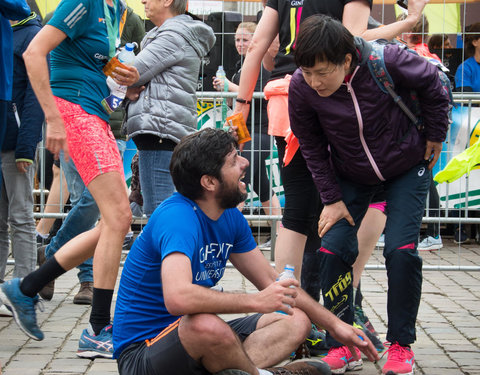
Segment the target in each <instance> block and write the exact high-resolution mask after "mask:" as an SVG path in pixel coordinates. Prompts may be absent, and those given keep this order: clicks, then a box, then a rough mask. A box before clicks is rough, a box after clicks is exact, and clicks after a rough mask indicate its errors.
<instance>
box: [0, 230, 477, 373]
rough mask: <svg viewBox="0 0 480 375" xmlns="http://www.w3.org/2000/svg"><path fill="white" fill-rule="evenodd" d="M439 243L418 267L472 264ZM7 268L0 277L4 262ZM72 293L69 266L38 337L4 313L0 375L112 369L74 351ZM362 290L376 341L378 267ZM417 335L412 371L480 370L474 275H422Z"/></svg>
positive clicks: (84, 317)
mask: <svg viewBox="0 0 480 375" xmlns="http://www.w3.org/2000/svg"><path fill="white" fill-rule="evenodd" d="M444 244H445V247H444V248H443V249H441V250H440V251H438V252H432V253H430V252H425V253H423V254H422V256H423V259H424V264H430V265H462V266H478V265H480V246H479V245H478V244H470V245H462V246H458V245H455V244H454V243H453V242H452V241H451V240H448V239H444ZM266 256H268V257H269V256H270V255H269V254H266ZM381 262H382V257H381V251H378V250H377V251H375V253H374V256H373V258H372V259H371V261H370V262H369V264H379V263H381ZM8 271H9V275H7V279H8V278H9V277H10V273H11V266H9V267H8ZM222 285H223V286H224V289H225V290H227V291H228V290H235V291H238V290H241V291H245V290H247V291H249V290H253V288H252V286H251V285H250V284H249V283H248V282H246V281H245V279H243V278H242V277H241V276H240V275H239V274H238V272H236V271H235V270H233V269H228V270H227V272H226V276H225V278H224V280H223V282H222ZM77 290H78V280H77V278H76V273H75V271H71V272H69V273H67V274H66V275H64V276H62V277H60V278H59V279H58V280H57V282H56V288H55V296H54V298H53V300H52V301H51V302H45V311H44V312H40V313H39V324H40V326H41V329H42V330H43V331H44V333H45V339H44V340H43V341H41V342H38V341H34V340H31V339H28V338H27V336H25V335H24V334H23V333H22V332H21V331H20V330H19V329H18V328H17V326H16V325H15V323H14V322H13V320H12V319H11V318H3V317H0V363H1V365H2V371H3V374H4V375H17V374H19V375H33V374H45V375H46V374H48V375H54V374H90V375H94V374H95V375H96V374H98V375H100V374H106V375H108V374H116V373H117V371H116V364H115V362H114V361H111V360H104V359H103V360H102V359H96V360H94V361H90V360H85V359H80V358H77V357H76V356H75V352H76V349H77V341H78V338H79V336H80V333H81V331H82V329H83V328H85V327H86V324H87V322H88V316H89V307H88V306H87V307H86V306H78V305H74V304H73V303H72V301H73V296H74V295H75V294H76V292H77ZM362 291H363V294H364V296H365V301H364V304H365V306H364V307H365V311H366V312H367V314H368V316H369V317H370V319H371V321H372V322H373V324H374V326H375V328H376V329H377V331H379V333H380V334H381V337H382V339H384V338H385V333H386V325H385V324H386V275H385V271H383V270H375V271H366V272H365V274H364V277H363V279H362ZM417 336H418V340H417V342H416V344H415V345H414V347H413V348H414V351H415V354H416V360H417V370H416V374H428V375H443V374H452V375H454V374H472V375H473V374H479V375H480V272H463V271H448V272H446V271H427V272H424V283H423V296H422V303H421V305H420V312H419V316H418V323H417ZM384 361H385V359H383V360H381V361H380V362H379V363H378V364H373V363H370V362H365V364H364V368H363V370H362V371H358V372H353V373H352V374H355V373H358V374H363V375H374V374H375V375H376V374H380V373H381V366H382V364H383V362H384ZM166 375H168V374H166Z"/></svg>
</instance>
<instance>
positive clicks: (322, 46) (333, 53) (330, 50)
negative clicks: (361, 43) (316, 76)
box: [294, 14, 358, 68]
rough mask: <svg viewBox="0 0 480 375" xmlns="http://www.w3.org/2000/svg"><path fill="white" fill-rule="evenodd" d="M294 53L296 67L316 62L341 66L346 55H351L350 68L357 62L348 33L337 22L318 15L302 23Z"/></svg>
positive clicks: (353, 43)
mask: <svg viewBox="0 0 480 375" xmlns="http://www.w3.org/2000/svg"><path fill="white" fill-rule="evenodd" d="M294 53H295V62H296V63H297V65H298V66H300V67H301V66H304V67H307V68H310V67H312V66H314V65H315V64H316V63H317V62H330V63H332V64H335V65H341V64H343V63H344V62H345V56H346V55H347V54H348V53H350V54H351V55H352V67H353V66H355V65H356V64H357V61H358V57H357V48H356V47H355V42H354V39H353V35H352V34H351V33H350V31H348V30H347V28H346V27H344V26H343V25H342V24H341V23H340V22H339V21H337V20H334V19H333V18H331V17H328V16H325V15H320V14H317V15H314V16H310V17H308V18H307V19H306V20H305V21H303V22H302V24H301V25H300V30H299V32H298V36H297V41H296V43H295V50H294Z"/></svg>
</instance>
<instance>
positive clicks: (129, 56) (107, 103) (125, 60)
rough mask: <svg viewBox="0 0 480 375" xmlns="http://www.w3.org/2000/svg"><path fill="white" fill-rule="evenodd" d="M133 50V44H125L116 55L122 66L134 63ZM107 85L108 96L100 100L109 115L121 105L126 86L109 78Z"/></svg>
mask: <svg viewBox="0 0 480 375" xmlns="http://www.w3.org/2000/svg"><path fill="white" fill-rule="evenodd" d="M134 48H135V45H134V44H133V43H127V44H125V47H123V48H122V50H121V51H120V53H119V54H118V55H117V59H118V61H120V62H121V63H122V64H124V65H129V66H130V65H133V64H134V62H135V53H134V52H133V50H134ZM107 85H108V88H109V89H110V95H109V96H107V97H106V98H105V99H103V100H102V106H103V108H105V111H106V112H107V113H108V114H111V113H112V112H114V111H115V110H116V109H117V108H118V107H120V104H122V101H123V99H124V98H125V95H126V94H127V86H122V85H119V84H118V83H116V82H115V81H114V80H113V79H112V77H110V76H108V77H107Z"/></svg>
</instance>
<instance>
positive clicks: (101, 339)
mask: <svg viewBox="0 0 480 375" xmlns="http://www.w3.org/2000/svg"><path fill="white" fill-rule="evenodd" d="M112 332H113V327H112V325H111V324H110V325H108V326H106V327H104V328H103V329H102V330H101V331H100V333H99V334H98V335H96V336H95V333H94V332H93V329H92V326H91V325H90V324H89V325H88V328H86V329H84V330H83V332H82V335H81V336H80V340H79V342H78V350H77V356H79V357H82V358H89V359H93V358H98V357H102V358H112V355H113V343H112Z"/></svg>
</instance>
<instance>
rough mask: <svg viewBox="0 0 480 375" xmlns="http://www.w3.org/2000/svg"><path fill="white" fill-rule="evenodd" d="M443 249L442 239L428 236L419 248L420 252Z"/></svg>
mask: <svg viewBox="0 0 480 375" xmlns="http://www.w3.org/2000/svg"><path fill="white" fill-rule="evenodd" d="M442 247H443V243H442V237H440V235H439V236H438V237H432V236H427V237H425V238H424V239H423V240H422V241H421V242H420V243H419V244H418V246H417V250H418V251H431V250H438V249H441V248H442Z"/></svg>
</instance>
